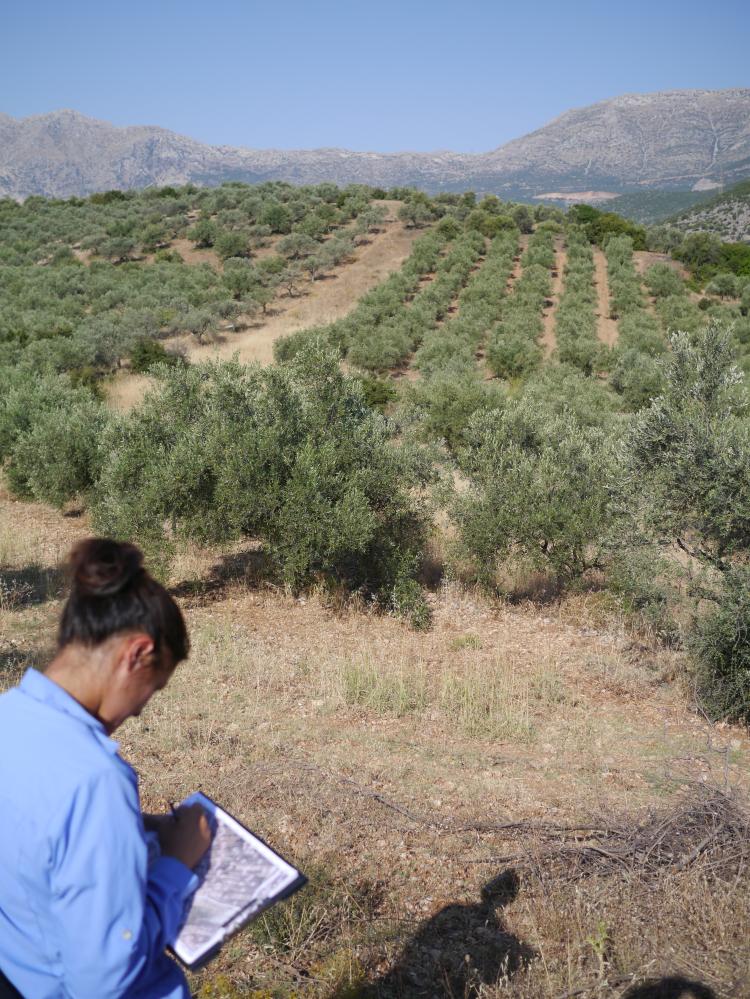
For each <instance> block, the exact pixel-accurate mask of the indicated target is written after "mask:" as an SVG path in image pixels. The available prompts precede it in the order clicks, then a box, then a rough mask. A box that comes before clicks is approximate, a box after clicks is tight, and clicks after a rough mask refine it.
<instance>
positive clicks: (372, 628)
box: [0, 494, 750, 999]
mask: <svg viewBox="0 0 750 999" xmlns="http://www.w3.org/2000/svg"><path fill="white" fill-rule="evenodd" d="M88 530H89V528H88V524H87V521H86V518H85V516H84V517H78V518H71V517H62V516H61V515H59V514H58V513H56V512H55V511H52V510H50V509H48V508H46V507H42V506H39V505H36V504H29V503H24V502H18V501H13V500H11V499H9V498H8V496H7V495H5V494H0V573H1V574H2V580H3V589H2V598H1V599H0V686H7V685H9V684H11V683H13V682H15V681H16V680H17V678H18V677H19V676H20V674H21V671H22V669H23V668H24V666H25V665H27V664H28V663H36V664H43V663H44V662H45V661H47V659H48V657H49V655H50V653H51V649H52V646H53V642H54V627H55V621H56V617H57V615H58V613H59V609H60V601H59V594H60V592H61V591H60V574H59V561H60V558H61V557H62V555H63V553H64V552H65V551H66V549H67V547H68V546H69V545H70V543H71V542H72V541H73V540H74V539H75V538H77V537H79V536H83V535H85V534H86V533H87V532H88ZM254 564H255V562H254V558H253V556H252V553H250V552H248V551H246V550H245V551H243V550H242V549H240V548H237V549H235V550H234V551H233V552H232V553H229V554H228V555H225V556H223V557H222V556H221V555H220V554H219V553H216V552H210V551H190V552H185V553H183V554H182V555H181V556H180V559H179V560H178V563H177V565H176V568H175V572H174V579H173V582H174V584H175V586H176V591H175V592H177V593H178V595H180V597H181V600H182V603H183V606H184V607H185V609H186V614H187V618H188V622H189V628H190V631H191V635H192V639H193V652H192V655H191V658H190V660H189V661H188V662H187V663H184V664H182V665H181V666H180V667H179V668H178V670H177V672H176V674H175V676H174V678H173V680H172V681H171V682H170V684H169V686H168V687H167V689H166V690H165V691H164V692H163V693H162V694H160V695H159V696H158V697H156V698H154V700H153V701H152V702H151V704H150V705H149V706H148V708H147V709H146V711H145V712H144V713H143V715H142V716H141V717H140V718H137V719H132V720H131V721H129V722H128V723H127V724H126V725H125V726H124V728H123V729H122V730H121V732H120V733H119V734H118V738H120V740H121V746H122V752H123V754H124V755H125V756H126V758H128V759H129V760H131V761H132V762H133V764H134V765H135V766H136V768H137V769H138V771H139V773H140V775H141V789H142V796H143V804H144V809H149V810H150V809H154V810H157V809H158V810H162V809H164V808H165V807H166V804H167V802H168V801H171V800H180V799H181V798H182V797H183V796H184V795H186V794H187V793H189V792H190V791H192V790H194V789H195V788H198V787H200V788H202V789H203V790H204V791H206V792H208V793H209V794H211V795H212V796H214V797H215V798H217V799H218V800H219V801H221V802H222V804H224V805H225V806H226V807H227V808H229V809H230V810H231V811H232V812H234V813H235V814H236V815H237V816H238V817H239V818H240V819H241V820H242V821H243V822H245V823H246V824H247V825H249V826H250V827H251V828H253V829H255V830H256V831H258V832H259V833H260V834H261V835H263V836H264V837H265V838H267V839H268V840H269V841H270V843H271V844H272V845H274V846H276V847H277V848H278V849H280V850H282V851H283V852H285V853H286V854H287V855H288V856H290V857H291V858H292V859H294V860H295V861H296V862H297V863H298V864H299V865H300V866H301V867H302V868H303V869H304V870H305V871H306V872H307V873H308V874H309V875H310V876H311V878H312V882H313V885H312V888H311V889H308V891H307V894H305V895H302V896H300V898H299V901H298V902H296V903H293V904H292V905H290V906H287V907H286V908H282V909H280V910H278V913H279V914H278V915H276V916H275V917H273V918H272V919H271V920H270V921H266V922H264V923H262V924H260V926H256V929H255V930H252V931H249V932H246V933H244V934H242V935H241V936H239V937H237V938H236V939H235V940H234V941H233V942H232V943H231V944H230V945H229V946H228V947H227V948H226V949H225V950H224V952H223V954H222V955H221V956H220V957H219V959H218V960H217V961H215V962H214V963H213V964H212V965H211V968H210V969H209V971H207V972H206V973H204V975H203V976H202V977H200V978H199V979H198V980H196V986H198V985H200V984H201V982H202V983H204V985H205V988H206V990H207V991H206V992H205V993H201V995H204V994H205V995H207V996H216V997H219V996H226V997H230V996H232V997H234V996H243V997H244V996H248V997H249V996H250V995H253V996H256V997H258V996H261V995H262V996H263V997H264V999H265V997H266V996H270V995H271V992H270V991H269V992H266V991H263V992H258V991H253V990H257V989H264V990H265V989H270V990H273V994H283V995H289V994H291V993H294V994H296V995H304V996H308V995H309V996H315V997H318V996H321V997H322V996H326V997H332V996H334V995H337V996H339V995H344V994H346V995H347V996H349V995H352V996H353V995H359V994H360V993H359V992H358V991H357V989H359V988H360V986H361V985H363V984H364V983H367V982H369V983H372V984H373V985H374V986H375V987H376V988H378V989H380V990H382V994H383V995H392V994H394V992H393V990H394V989H396V985H397V981H400V982H401V985H402V987H401V989H400V991H399V990H397V989H396V994H399V995H408V996H415V997H416V996H422V995H424V996H425V997H426V996H446V997H448V996H457V995H466V996H470V995H472V996H474V995H480V994H481V995H482V996H485V997H487V999H493V997H496V999H500V997H508V996H516V997H521V996H522V997H524V999H532V997H533V999H544V997H550V999H552V997H554V999H557V997H560V996H562V995H565V996H573V995H579V994H580V995H583V996H589V997H593V996H596V997H597V999H600V997H613V999H614V997H616V996H617V997H620V996H622V995H624V986H623V984H622V983H623V982H624V981H627V982H629V981H631V980H633V979H634V977H635V976H636V975H637V974H655V973H659V974H662V973H664V974H666V973H667V972H670V973H672V972H675V971H680V972H682V973H687V972H690V973H691V975H692V976H693V977H699V976H701V977H702V978H704V979H705V980H706V981H713V979H712V978H711V977H710V976H713V977H714V978H716V977H717V976H719V974H720V973H721V975H724V977H722V978H721V982H723V983H724V984H726V981H728V979H727V978H726V975H728V974H729V972H726V974H725V972H724V971H723V970H722V971H721V972H720V970H719V969H720V966H721V967H723V965H724V964H726V963H727V961H730V962H731V961H735V963H736V964H737V967H738V969H741V967H742V966H743V964H744V966H745V967H746V965H747V942H746V934H747V931H748V929H750V926H748V918H749V914H748V912H747V906H746V901H745V898H746V896H745V893H744V887H743V889H742V893H741V895H740V894H737V895H736V897H735V895H732V894H731V891H730V889H729V888H727V891H726V893H724V894H721V893H719V894H717V890H716V889H715V886H713V882H710V885H709V882H708V881H706V880H705V879H706V878H709V875H710V869H709V868H707V867H705V868H704V867H703V866H701V865H700V864H696V867H695V869H693V867H692V861H691V864H690V867H691V869H690V870H689V871H688V872H687V873H685V870H684V869H683V868H680V869H679V870H682V871H683V873H682V874H680V873H679V871H678V872H677V873H674V874H669V877H668V881H665V882H662V881H658V882H653V883H650V884H648V885H647V884H646V883H645V882H644V883H641V882H640V881H639V880H638V879H637V878H636V879H635V881H634V880H633V879H632V878H631V879H630V880H629V881H628V880H627V879H626V880H625V881H621V880H619V879H618V878H619V875H617V874H611V875H608V876H607V877H609V878H610V880H607V877H605V878H604V879H603V880H601V879H599V880H597V879H596V878H593V879H592V880H590V881H586V880H580V881H579V880H574V881H571V882H568V881H566V880H565V879H564V878H563V879H562V880H561V881H557V880H550V879H547V880H546V881H545V880H542V881H541V882H539V880H538V879H539V878H540V877H541V874H535V873H534V870H535V868H533V866H532V867H531V868H528V867H527V859H528V858H529V857H530V856H531V855H530V854H529V851H530V850H531V849H532V846H533V844H534V843H536V842H537V839H536V838H535V837H537V836H538V835H539V834H538V833H537V832H535V829H538V828H541V827H538V825H537V824H538V823H544V824H545V827H544V828H549V829H557V830H563V829H566V828H570V827H571V826H592V825H595V826H597V827H599V826H601V825H602V824H608V825H609V824H612V823H613V822H614V821H615V820H614V818H613V816H623V815H625V814H627V815H630V816H633V815H635V816H644V815H646V814H648V811H649V809H653V808H656V809H659V808H664V807H669V806H671V805H675V806H676V805H677V803H678V802H681V801H683V799H684V798H685V796H686V795H687V796H688V797H691V796H692V797H695V796H698V798H699V799H700V800H703V798H701V797H700V796H701V795H705V794H706V793H707V792H706V791H705V789H706V788H707V787H714V788H717V789H718V792H717V793H719V794H721V795H724V796H725V797H726V795H727V794H730V795H734V796H737V795H742V794H744V793H745V792H746V790H747V787H748V775H749V774H750V740H749V739H748V735H747V732H745V731H744V730H741V729H739V728H733V727H722V726H716V725H712V724H710V723H708V722H707V721H706V720H705V719H703V718H702V717H701V716H700V715H699V714H696V713H695V712H694V711H692V710H691V708H690V705H689V700H688V698H687V697H686V695H685V692H684V691H683V690H682V688H681V687H680V685H679V684H678V683H677V682H676V680H675V677H676V675H677V672H678V669H679V663H680V657H679V655H678V654H676V653H670V652H665V651H664V650H659V649H657V648H655V647H653V646H651V645H650V644H649V643H648V642H647V641H644V640H636V639H634V638H633V636H632V635H631V634H629V633H628V632H627V630H626V629H625V627H624V626H623V623H622V622H621V621H619V620H618V619H617V618H616V617H612V616H608V615H607V614H606V613H605V612H604V611H603V608H602V607H601V606H599V605H598V604H597V602H596V600H595V599H594V596H592V595H589V596H580V597H577V598H571V599H569V600H567V601H563V602H561V603H556V604H550V605H547V606H544V607H539V606H533V605H530V604H529V605H516V606H512V605H510V604H507V603H503V602H500V601H497V600H489V599H487V598H486V597H484V596H483V595H482V594H481V593H478V592H475V591H471V590H466V589H464V588H462V587H461V586H459V585H458V584H451V585H447V586H444V587H442V588H440V589H438V590H437V591H435V592H434V593H433V594H432V595H431V598H430V599H431V601H432V604H433V609H434V612H435V623H434V627H433V629H432V630H431V631H430V632H428V633H417V632H414V631H410V630H409V629H408V628H407V627H406V626H405V625H404V624H402V623H401V622H399V621H397V620H395V619H393V618H390V617H384V616H381V615H377V614H374V613H371V612H368V611H367V610H366V609H365V608H361V609H357V608H356V607H353V608H349V609H347V608H346V607H341V606H339V607H336V606H332V605H327V604H326V603H325V602H324V601H323V600H321V599H319V598H317V597H316V596H314V595H313V596H311V597H308V598H300V599H294V598H292V597H291V596H288V595H286V594H284V593H283V592H281V591H279V590H278V589H276V588H274V587H271V586H269V585H267V584H266V585H263V584H261V583H259V582H258V580H257V576H256V574H255V570H254V569H253V566H254ZM692 797H691V800H692ZM712 800H713V799H712ZM722 800H724V799H722ZM727 800H728V799H727ZM617 821H618V822H619V821H621V819H619V818H618V819H617ZM519 824H520V825H519ZM514 830H515V831H514ZM555 835H563V834H562V833H557V834H555ZM587 835H589V834H587V833H585V832H584V831H583V830H581V832H580V833H579V834H578V836H579V839H580V837H582V836H583V837H584V838H585V837H586V836H587ZM576 842H578V841H577V840H570V841H568V843H569V845H568V846H567V847H566V849H567V850H568V851H571V850H572V851H574V852H575V850H576V849H577V848H576V845H575V844H576ZM548 845H549V844H548ZM534 849H536V847H534ZM696 856H698V855H696ZM508 858H511V860H510V866H509V859H508ZM513 858H514V859H513ZM524 858H527V859H524ZM612 863H613V867H614V870H615V871H617V869H618V868H617V864H616V863H615V862H614V861H613V862H612ZM540 870H541V868H540ZM517 872H522V873H521V874H518V873H517ZM523 872H526V873H523ZM545 877H546V876H545ZM665 877H666V875H665ZM737 877H738V878H739V877H740V875H737ZM493 879H494V881H493ZM490 882H493V883H494V884H495V888H494V889H493V891H495V893H496V894H495V895H494V896H492V897H493V898H494V901H493V902H492V903H490V902H489V901H488V900H487V899H488V896H487V894H486V893H485V894H484V895H482V894H481V893H482V889H483V886H486V885H488V884H489V883H490ZM742 884H743V886H744V881H743V882H742ZM498 885H500V887H498ZM502 885H505V888H503V890H502V891H501V890H500V888H501V887H502ZM707 885H709V887H707ZM711 886H713V887H711ZM652 903H653V905H654V906H655V908H656V911H652V910H651V909H649V908H648V907H649V905H651V904H652ZM696 906H698V908H700V910H701V912H700V918H697V916H698V911H697V909H696ZM649 913H650V915H649ZM691 913H693V915H694V916H695V917H696V918H692V916H691V915H690V914H691ZM743 913H744V915H743ZM644 919H645V920H647V922H646V923H644ZM721 927H723V929H721ZM721 933H723V934H724V938H723V939H724V945H723V946H724V950H723V951H722V950H721V947H720V946H719V943H718V942H717V941H718V940H719V936H720V935H721ZM714 934H718V936H716V939H714V936H713V935H714ZM709 937H710V938H711V941H712V943H711V945H710V946H709V943H708V938H709ZM592 940H593V941H594V943H592ZM597 941H598V943H597ZM488 948H489V950H488ZM597 948H598V949H597ZM717 948H718V949H717ZM466 955H469V956H468V957H467V956H466ZM602 955H604V957H602ZM743 955H744V957H743ZM602 961H604V963H603V964H602ZM527 965H528V967H527ZM732 967H733V968H734V965H732ZM218 972H221V973H222V974H223V975H225V976H226V981H227V982H230V983H232V987H233V988H235V989H236V990H237V991H231V990H229V986H227V991H221V988H222V987H219V986H218V985H216V990H215V991H214V990H213V989H214V986H211V985H209V984H208V982H209V980H211V981H214V982H215V981H216V975H217V973H218ZM732 973H734V972H732ZM738 974H739V971H738ZM623 975H625V977H624V978H623ZM455 976H457V977H455ZM462 976H463V977H462ZM467 976H468V977H467ZM738 980H739V979H738ZM404 982H406V985H405V986H404ZM420 982H421V983H422V984H421V985H419V983H420ZM482 982H484V983H485V984H484V985H481V983H482ZM472 983H474V984H472ZM582 984H583V985H584V986H586V987H585V988H581V985H582ZM480 985H481V990H480V988H479V986H480ZM345 987H346V988H348V989H349V990H350V991H347V992H343V991H337V990H341V989H344V988H345ZM352 989H354V991H351V990H352ZM575 989H580V992H576V991H575ZM279 990H281V992H279ZM670 994H671V993H670ZM677 994H679V993H675V995H677ZM701 994H703V993H701ZM747 994H748V993H747V992H746V991H745V992H743V991H734V992H729V991H717V993H716V995H717V997H724V996H726V997H728V996H729V995H734V996H741V995H747ZM645 995H646V994H645V993H644V997H645ZM649 995H650V993H649Z"/></svg>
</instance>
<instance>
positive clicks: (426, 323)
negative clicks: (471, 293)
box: [347, 230, 484, 371]
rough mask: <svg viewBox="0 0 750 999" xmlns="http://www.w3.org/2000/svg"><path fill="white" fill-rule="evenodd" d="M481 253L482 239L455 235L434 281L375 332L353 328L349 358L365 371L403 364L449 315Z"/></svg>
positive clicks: (380, 324) (468, 234) (474, 235)
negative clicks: (449, 310) (431, 331)
mask: <svg viewBox="0 0 750 999" xmlns="http://www.w3.org/2000/svg"><path fill="white" fill-rule="evenodd" d="M483 251H484V239H483V238H482V237H481V236H480V235H479V234H478V233H476V232H472V231H470V230H469V231H468V232H465V233H461V234H460V235H458V236H456V237H455V239H454V240H453V242H452V243H451V245H450V248H449V250H448V252H447V253H446V255H445V256H444V257H442V258H441V259H440V260H439V261H438V263H437V265H436V268H435V274H434V277H433V279H432V280H431V281H430V282H428V283H426V284H424V285H423V286H422V288H421V289H420V290H419V291H417V292H416V294H414V295H413V297H410V298H408V299H407V301H404V302H402V304H401V308H400V309H399V310H398V311H397V312H396V313H395V314H394V315H392V316H389V317H388V318H387V319H386V320H385V321H384V322H381V323H379V324H378V325H377V326H376V327H375V328H374V329H370V330H368V331H365V330H363V329H362V328H354V329H353V330H352V331H351V334H350V338H349V349H348V353H347V357H348V359H349V360H350V361H351V362H352V364H355V365H357V366H358V367H360V368H363V369H364V370H366V371H386V370H388V369H389V368H394V367H397V366H398V365H399V364H402V363H403V362H404V361H405V360H406V359H407V357H408V356H409V355H410V354H411V353H412V352H413V351H414V350H415V349H416V348H417V347H418V346H419V345H420V344H421V343H422V341H423V340H424V338H425V336H426V335H428V333H429V331H430V330H432V329H434V328H435V326H436V325H437V324H438V323H439V322H440V321H441V320H443V319H445V317H446V316H447V314H448V309H449V307H450V305H451V302H452V301H453V300H454V298H455V297H456V296H457V295H458V293H459V291H460V290H461V288H462V287H463V286H464V285H465V283H466V281H467V280H468V278H469V275H470V273H471V271H472V268H473V267H474V265H475V264H476V263H477V261H478V260H479V258H480V255H481V254H482V253H483Z"/></svg>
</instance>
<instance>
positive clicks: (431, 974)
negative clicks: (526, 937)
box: [371, 870, 535, 999]
mask: <svg viewBox="0 0 750 999" xmlns="http://www.w3.org/2000/svg"><path fill="white" fill-rule="evenodd" d="M518 888H519V878H518V874H517V873H516V872H515V871H514V870H507V871H503V872H502V873H501V874H499V875H498V876H497V877H496V878H494V879H493V880H492V881H490V882H489V883H488V884H486V885H485V886H484V888H483V889H482V893H481V898H482V900H481V902H479V903H477V904H474V905H448V906H446V907H445V908H444V909H441V910H440V912H438V913H436V914H435V915H434V916H432V917H431V918H430V919H428V920H427V921H426V922H425V923H424V924H423V925H422V926H421V927H420V929H419V930H418V931H417V933H416V935H415V936H414V937H413V938H412V939H411V940H410V941H409V943H408V944H407V945H406V946H405V947H404V950H403V951H402V953H401V955H400V956H399V958H398V960H397V961H396V964H395V965H394V966H393V968H392V969H391V970H390V971H389V972H388V974H387V975H385V976H384V977H383V978H381V979H379V980H378V981H377V982H375V983H374V984H373V987H372V992H371V994H372V995H375V996H378V997H380V999H427V997H433V996H446V997H447V996H450V997H454V996H461V997H468V996H475V995H477V994H478V993H479V991H480V989H481V987H482V986H483V985H490V984H492V983H494V982H496V981H497V980H498V978H501V977H502V978H510V977H512V976H513V975H514V974H515V973H516V972H517V971H518V970H519V969H520V968H522V967H524V965H526V964H528V962H529V961H530V960H531V959H532V958H533V957H534V956H535V951H534V950H533V949H532V948H531V947H529V946H527V945H526V944H524V943H522V942H521V941H520V940H519V939H518V937H516V936H514V934H512V933H510V932H508V930H507V929H506V928H505V927H504V925H503V922H502V920H501V919H500V918H499V917H498V913H497V910H498V909H501V908H504V907H505V906H506V905H509V904H510V903H511V902H512V901H513V899H514V898H515V897H516V895H517V894H518Z"/></svg>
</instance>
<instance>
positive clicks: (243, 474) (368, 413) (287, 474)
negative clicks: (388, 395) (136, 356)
mask: <svg viewBox="0 0 750 999" xmlns="http://www.w3.org/2000/svg"><path fill="white" fill-rule="evenodd" d="M156 374H157V376H158V385H157V387H156V388H155V389H154V390H153V391H152V392H151V393H150V394H149V395H148V396H147V397H146V399H145V400H144V402H143V403H142V404H141V405H140V406H138V407H136V408H135V409H134V410H133V411H132V412H130V413H128V414H117V415H114V414H112V413H111V412H110V411H109V410H108V409H107V408H106V407H105V406H103V405H102V404H101V403H99V402H98V401H97V400H96V399H95V398H93V397H92V396H91V394H90V393H89V392H87V391H86V390H84V389H81V388H75V387H73V386H72V385H71V384H70V382H69V380H68V379H67V378H66V377H65V376H50V375H47V376H39V375H36V374H33V373H30V372H28V371H22V370H20V369H17V368H13V369H9V368H2V369H0V389H2V391H1V392H0V460H3V461H4V463H5V471H6V476H7V480H8V483H9V484H10V486H11V488H13V489H14V490H15V491H16V492H17V493H19V494H21V495H25V496H30V497H33V498H35V499H38V500H42V501H45V502H50V503H54V504H56V505H58V506H62V505H63V504H65V503H67V502H69V501H71V500H80V499H81V498H83V499H84V501H85V502H86V503H87V504H88V506H89V508H90V512H91V517H92V523H93V525H94V528H95V529H96V530H98V531H101V532H105V533H107V534H111V535H113V536H116V537H121V538H134V539H137V540H138V541H139V542H140V543H141V544H143V545H144V546H145V547H146V548H148V549H149V551H150V552H151V553H152V554H153V555H155V557H156V558H157V560H158V559H159V558H161V559H162V561H163V559H164V557H165V555H167V556H168V553H169V552H170V550H171V549H172V547H173V546H174V544H175V542H176V541H178V540H179V539H181V538H182V539H193V540H196V541H199V542H212V543H219V544H222V543H226V542H229V541H232V540H236V539H238V538H244V537H251V538H253V539H259V540H260V541H261V542H262V543H263V545H264V549H265V551H266V554H267V556H268V559H269V561H270V564H271V566H272V569H273V571H274V572H275V573H276V574H277V576H278V577H279V578H280V579H281V580H283V582H285V583H286V584H287V585H288V586H290V587H291V588H292V589H294V590H299V589H301V588H303V587H306V586H309V585H311V584H314V583H316V582H318V581H320V582H324V583H328V584H331V585H338V586H344V587H347V588H348V589H350V590H357V591H361V592H362V593H363V594H365V595H372V596H373V597H374V598H376V599H377V600H378V602H380V603H381V604H383V605H384V606H387V607H392V608H393V609H395V610H398V611H402V612H407V613H409V614H411V615H412V616H414V617H415V619H416V621H417V622H418V623H419V622H424V621H425V614H426V605H425V604H424V601H423V599H422V597H421V590H420V588H419V586H418V585H417V583H416V581H415V580H416V576H417V574H418V572H419V569H420V565H421V561H422V558H423V554H424V550H425V543H426V538H427V534H428V526H429V520H428V507H427V501H426V500H425V499H424V498H420V497H424V495H425V486H426V485H428V484H429V482H430V481H431V480H432V479H433V477H434V463H433V461H432V459H431V456H430V455H429V453H428V452H427V451H426V450H425V449H424V448H423V447H421V446H417V445H415V444H412V443H411V442H410V440H409V438H408V436H404V435H400V436H399V437H397V436H396V432H395V428H394V427H392V426H391V425H390V424H389V423H388V422H387V421H386V420H385V419H384V418H383V417H382V416H380V415H379V414H378V413H376V412H375V411H373V410H372V409H371V408H370V407H369V406H368V405H367V404H366V402H365V401H364V398H363V393H362V387H361V385H360V383H359V381H358V380H357V379H355V378H352V377H348V376H345V375H344V374H342V373H341V371H340V370H339V364H338V357H337V355H336V354H335V353H334V352H331V351H330V350H329V349H327V348H324V347H323V346H322V345H320V344H311V345H309V346H308V347H306V348H304V349H303V350H301V351H300V352H299V353H298V355H297V357H295V358H294V359H293V360H292V361H290V362H288V363H287V364H284V365H280V366H274V367H269V368H260V367H243V366H240V365H238V364H235V363H227V364H216V365H212V366H207V367H199V366H184V367H178V368H166V367H162V368H161V369H156Z"/></svg>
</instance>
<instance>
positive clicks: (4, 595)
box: [0, 563, 65, 610]
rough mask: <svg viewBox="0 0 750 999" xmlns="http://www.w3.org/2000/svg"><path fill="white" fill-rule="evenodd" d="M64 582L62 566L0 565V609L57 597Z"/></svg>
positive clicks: (39, 602)
mask: <svg viewBox="0 0 750 999" xmlns="http://www.w3.org/2000/svg"><path fill="white" fill-rule="evenodd" d="M64 584H65V570H64V569H63V568H62V567H54V568H50V567H48V566H41V565H37V564H36V563H32V564H31V565H25V566H22V567H21V568H16V567H15V566H14V567H13V568H10V567H6V566H0V609H3V610H17V609H19V608H22V607H32V606H35V605H37V604H43V603H46V602H47V601H48V600H53V599H55V597H59V596H60V594H61V593H62V591H63V588H64Z"/></svg>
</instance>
